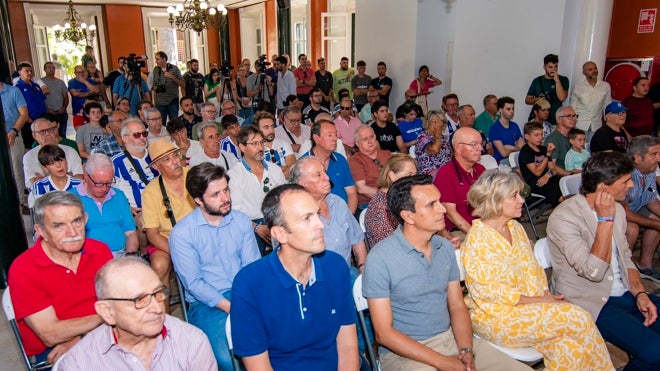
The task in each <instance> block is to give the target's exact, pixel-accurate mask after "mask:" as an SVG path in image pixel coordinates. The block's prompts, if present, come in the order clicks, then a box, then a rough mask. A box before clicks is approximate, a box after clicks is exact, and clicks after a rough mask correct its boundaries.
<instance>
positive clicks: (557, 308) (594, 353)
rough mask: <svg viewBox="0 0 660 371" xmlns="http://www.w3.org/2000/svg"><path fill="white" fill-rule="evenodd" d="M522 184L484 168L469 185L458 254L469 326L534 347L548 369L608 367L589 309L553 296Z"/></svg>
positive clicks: (508, 341)
mask: <svg viewBox="0 0 660 371" xmlns="http://www.w3.org/2000/svg"><path fill="white" fill-rule="evenodd" d="M522 186H523V183H522V181H521V180H520V178H519V177H518V176H517V175H516V174H512V173H500V172H499V171H498V170H490V171H487V172H485V173H484V174H483V175H482V176H481V177H480V178H479V180H477V182H476V183H475V184H474V185H473V186H472V187H471V188H470V191H469V193H468V202H469V203H470V205H472V207H474V209H475V210H474V214H475V215H477V216H480V217H481V219H476V220H474V222H473V224H472V227H471V228H470V231H469V232H468V234H467V236H466V239H465V242H464V245H463V246H462V247H461V250H462V251H461V260H462V263H463V265H464V266H465V273H466V275H465V283H466V285H467V287H468V290H469V294H468V296H467V297H466V300H465V301H466V304H467V306H468V308H469V309H470V316H471V317H472V327H473V329H474V332H475V333H476V334H478V335H479V336H481V337H483V338H484V339H486V340H488V341H490V342H493V343H495V344H499V345H503V346H509V347H526V346H531V347H533V348H534V349H536V350H537V351H538V352H539V353H541V354H543V357H544V362H545V367H546V370H548V371H552V370H581V371H587V370H599V371H600V370H612V369H613V368H614V367H613V366H612V361H611V360H610V356H609V353H608V351H607V348H606V347H605V342H604V341H603V338H602V337H601V336H600V333H599V332H598V330H597V329H596V326H595V324H594V322H593V320H592V318H591V316H590V315H589V314H588V313H587V312H586V311H584V310H582V309H580V308H578V307H577V306H575V305H573V304H570V303H568V302H567V301H566V300H565V299H564V297H563V296H562V295H553V294H551V293H550V292H549V290H548V282H547V279H546V276H545V272H544V271H543V268H541V266H540V265H539V264H538V263H537V262H536V260H535V258H534V255H533V252H532V247H531V245H530V242H529V239H528V238H527V234H526V233H525V230H524V229H523V227H522V225H520V223H518V222H517V221H515V220H513V219H514V218H518V217H520V215H521V212H522V205H523V202H524V200H523V198H522V197H521V196H520V194H519V191H520V189H521V188H522Z"/></svg>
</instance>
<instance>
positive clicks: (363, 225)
mask: <svg viewBox="0 0 660 371" xmlns="http://www.w3.org/2000/svg"><path fill="white" fill-rule="evenodd" d="M367 209H368V208H366V209H364V210H362V212H361V213H360V216H359V217H358V222H359V223H360V228H362V232H364V233H367V226H366V225H365V224H364V219H365V218H366V215H367Z"/></svg>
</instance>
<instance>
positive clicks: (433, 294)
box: [362, 175, 531, 371]
mask: <svg viewBox="0 0 660 371" xmlns="http://www.w3.org/2000/svg"><path fill="white" fill-rule="evenodd" d="M387 206H388V208H389V209H390V210H392V212H393V213H394V215H395V216H396V217H397V219H398V220H399V223H400V224H401V227H400V228H398V229H397V230H396V231H395V232H394V234H393V235H392V236H390V237H388V238H386V239H384V240H382V241H381V242H380V243H378V244H377V245H376V246H375V247H374V249H373V250H371V252H370V253H369V255H368V257H367V263H366V265H365V269H364V277H363V286H362V293H363V294H364V296H365V297H366V298H367V299H368V301H369V310H370V312H371V320H372V323H373V327H374V330H375V332H376V340H377V341H378V343H379V344H380V350H379V352H380V355H381V357H380V360H381V366H382V369H383V370H384V371H386V370H432V369H443V370H444V369H452V370H453V369H457V370H459V369H460V370H465V369H467V370H475V369H478V370H507V371H509V370H531V368H530V367H528V366H526V365H524V364H522V363H520V362H518V361H515V360H513V359H511V358H509V357H507V356H506V355H505V354H503V353H501V352H499V351H497V350H495V349H494V348H492V347H491V346H490V345H488V343H487V342H485V341H482V340H480V339H473V338H472V322H471V320H470V316H469V314H468V310H467V307H466V306H465V303H464V302H463V292H462V290H461V285H460V282H459V270H458V266H457V264H456V257H455V255H454V248H453V247H452V244H451V242H449V241H448V240H446V239H444V238H441V237H439V236H437V235H436V233H437V232H438V231H440V230H442V229H443V228H444V226H445V219H444V216H445V212H446V210H445V208H444V207H443V206H442V204H441V203H440V192H439V191H438V189H437V188H436V187H435V186H434V185H433V181H432V178H431V177H430V176H428V175H413V176H409V177H405V178H402V179H399V180H398V181H397V182H395V183H394V184H393V185H392V187H390V189H389V191H388V192H387ZM475 355H477V357H475Z"/></svg>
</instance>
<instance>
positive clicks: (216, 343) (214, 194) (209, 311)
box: [169, 162, 261, 370]
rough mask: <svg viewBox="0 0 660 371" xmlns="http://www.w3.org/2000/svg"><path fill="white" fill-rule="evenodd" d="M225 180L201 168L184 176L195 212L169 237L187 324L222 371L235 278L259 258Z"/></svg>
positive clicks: (215, 169) (219, 171)
mask: <svg viewBox="0 0 660 371" xmlns="http://www.w3.org/2000/svg"><path fill="white" fill-rule="evenodd" d="M228 181H229V177H228V176H227V173H226V170H225V169H224V168H222V167H220V166H216V165H212V164H211V163H208V162H205V163H202V164H199V165H197V166H194V167H192V168H191V169H190V171H189V172H188V177H187V179H186V189H187V190H188V193H189V194H190V196H191V197H192V198H193V199H194V200H195V203H197V205H198V206H197V208H196V209H195V210H193V211H192V212H191V213H190V214H188V215H187V216H186V217H184V218H183V219H181V220H180V221H179V222H178V223H177V224H176V225H175V226H174V228H173V229H172V233H171V234H170V240H169V242H170V254H171V256H172V263H173V264H174V270H175V271H176V272H177V274H178V276H179V278H180V279H181V282H182V283H183V286H184V287H185V289H186V296H185V300H186V301H187V302H189V303H190V308H189V309H188V320H189V322H190V323H191V324H193V325H195V326H197V327H199V328H200V329H201V330H202V331H204V333H205V334H206V335H207V336H208V337H209V340H210V341H211V347H212V348H213V353H214V354H215V358H216V360H217V361H218V366H219V367H220V369H221V370H230V369H232V362H231V357H230V355H229V350H228V348H227V339H226V337H225V321H226V320H227V314H228V313H229V309H230V307H231V286H232V282H233V280H234V276H236V274H237V273H238V271H239V270H240V269H241V268H243V267H244V266H246V265H248V264H249V263H251V262H253V261H255V260H257V259H259V258H260V257H261V255H260V253H259V249H258V248H257V241H256V239H255V237H254V233H253V230H252V221H251V220H250V218H249V217H248V216H247V215H245V214H243V213H241V212H240V211H238V210H232V208H231V196H230V190H229V184H228Z"/></svg>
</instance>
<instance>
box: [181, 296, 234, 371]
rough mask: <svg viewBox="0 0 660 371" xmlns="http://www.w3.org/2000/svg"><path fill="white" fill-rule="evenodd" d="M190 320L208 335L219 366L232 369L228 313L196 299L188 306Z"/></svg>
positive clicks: (223, 368)
mask: <svg viewBox="0 0 660 371" xmlns="http://www.w3.org/2000/svg"><path fill="white" fill-rule="evenodd" d="M188 321H189V322H190V324H191V325H193V326H196V327H198V328H199V329H200V330H202V331H203V332H204V333H205V334H206V336H208V338H209V341H210V342H211V348H212V349H213V355H215V360H216V361H217V362H218V367H220V369H221V370H232V369H233V367H234V366H233V365H232V360H231V355H230V354H229V346H228V345H227V336H226V334H225V322H226V321H227V313H225V312H224V311H222V310H220V309H218V308H215V307H209V306H208V305H206V304H204V303H201V302H198V301H196V302H194V303H191V304H190V306H189V308H188Z"/></svg>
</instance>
